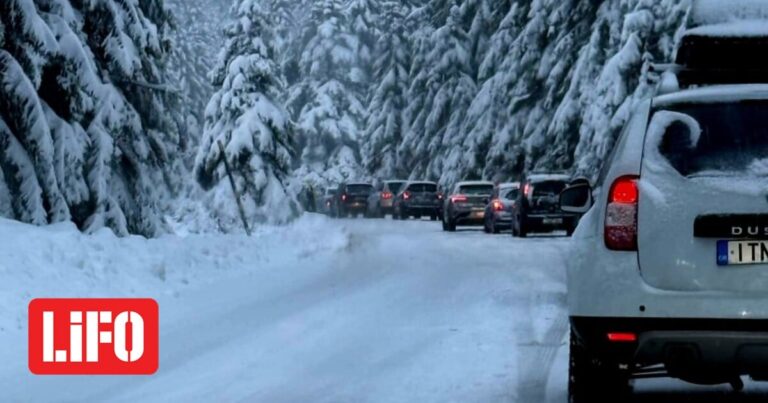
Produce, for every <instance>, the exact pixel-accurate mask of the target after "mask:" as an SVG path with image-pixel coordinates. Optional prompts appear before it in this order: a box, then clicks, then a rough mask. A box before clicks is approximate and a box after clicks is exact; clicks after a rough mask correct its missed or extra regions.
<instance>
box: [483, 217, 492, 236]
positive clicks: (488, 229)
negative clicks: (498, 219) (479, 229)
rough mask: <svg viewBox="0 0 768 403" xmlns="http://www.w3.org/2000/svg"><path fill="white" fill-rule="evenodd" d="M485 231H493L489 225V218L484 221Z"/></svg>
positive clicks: (487, 232)
mask: <svg viewBox="0 0 768 403" xmlns="http://www.w3.org/2000/svg"><path fill="white" fill-rule="evenodd" d="M483 232H485V233H486V234H490V233H491V227H490V226H489V225H488V220H485V221H484V222H483Z"/></svg>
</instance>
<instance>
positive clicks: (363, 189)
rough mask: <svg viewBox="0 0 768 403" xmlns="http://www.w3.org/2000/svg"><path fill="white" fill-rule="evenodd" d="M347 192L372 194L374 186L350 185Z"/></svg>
mask: <svg viewBox="0 0 768 403" xmlns="http://www.w3.org/2000/svg"><path fill="white" fill-rule="evenodd" d="M347 193H352V194H371V193H373V186H371V185H348V186H347Z"/></svg>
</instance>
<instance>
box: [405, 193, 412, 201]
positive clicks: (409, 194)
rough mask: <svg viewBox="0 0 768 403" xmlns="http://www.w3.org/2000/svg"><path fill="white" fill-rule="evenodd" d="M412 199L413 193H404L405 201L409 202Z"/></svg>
mask: <svg viewBox="0 0 768 403" xmlns="http://www.w3.org/2000/svg"><path fill="white" fill-rule="evenodd" d="M410 198H411V192H403V200H408V199H410Z"/></svg>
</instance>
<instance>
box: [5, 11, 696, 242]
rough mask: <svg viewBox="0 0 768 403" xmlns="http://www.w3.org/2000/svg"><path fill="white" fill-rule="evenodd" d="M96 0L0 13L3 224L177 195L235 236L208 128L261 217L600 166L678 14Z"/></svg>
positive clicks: (155, 218)
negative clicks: (401, 181)
mask: <svg viewBox="0 0 768 403" xmlns="http://www.w3.org/2000/svg"><path fill="white" fill-rule="evenodd" d="M88 4H90V3H88ZM94 4H98V6H93V7H91V6H86V5H83V3H81V2H71V1H70V0H8V1H4V2H2V4H0V16H1V17H0V22H1V23H2V29H1V30H0V31H2V32H4V34H3V35H0V70H2V72H3V74H2V86H0V91H1V92H2V99H0V118H2V120H0V132H1V133H2V135H1V136H0V151H2V152H0V168H1V169H0V216H4V217H9V218H13V219H17V220H21V221H24V222H29V223H36V224H46V223H54V222H61V221H72V222H74V223H76V225H77V226H78V227H79V228H80V229H82V230H85V231H91V232H92V231H96V230H98V229H99V228H102V227H108V228H112V229H113V230H115V232H116V233H118V234H121V235H125V234H128V233H131V234H142V235H148V236H153V235H157V234H161V233H163V232H167V231H168V230H169V228H168V225H167V223H166V222H165V220H164V219H163V217H164V216H165V215H167V214H169V211H172V213H173V214H176V212H173V210H178V209H179V203H175V202H174V200H176V199H177V197H179V196H180V197H182V198H183V199H185V200H192V202H191V203H192V204H195V206H191V207H189V208H188V209H192V210H194V209H197V210H201V209H202V210H207V211H208V212H203V214H204V215H207V216H211V215H212V216H216V218H215V219H214V221H217V224H216V225H217V226H218V227H219V228H220V229H223V230H230V229H232V228H234V227H238V226H240V224H239V220H238V219H237V214H235V211H236V209H235V207H234V206H235V200H234V195H233V194H232V193H231V189H229V188H228V187H227V186H228V182H227V181H226V175H225V167H224V166H223V165H224V164H223V160H222V159H221V158H219V157H220V156H221V153H220V150H219V149H218V143H219V141H221V142H222V143H223V145H224V146H225V147H226V152H225V154H226V155H227V160H228V161H227V162H228V163H230V165H232V166H233V169H234V170H235V171H236V172H235V175H234V176H235V178H234V179H235V181H236V186H237V187H238V192H239V194H240V195H241V196H242V198H243V200H244V201H245V203H244V205H245V209H246V210H247V211H246V212H245V213H246V215H247V219H248V220H249V221H251V222H252V223H254V224H256V223H276V222H286V221H289V220H290V219H292V218H294V217H296V215H297V212H298V210H299V208H298V206H297V205H296V202H295V200H296V199H297V195H298V194H300V193H301V192H302V190H306V189H308V188H309V186H312V188H313V189H319V188H322V187H324V186H327V185H332V184H336V183H338V182H340V181H343V180H350V179H371V178H389V177H410V178H419V179H422V178H424V179H433V180H439V181H440V182H441V183H442V184H443V185H450V184H452V183H454V182H456V181H458V180H462V179H478V178H483V179H490V180H507V179H513V178H516V177H517V176H518V175H519V174H520V173H522V172H525V171H530V170H563V171H568V172H572V173H579V174H586V175H588V176H593V175H595V174H596V172H597V171H598V169H599V168H600V166H601V165H602V162H603V160H604V159H605V157H606V155H607V154H608V152H609V151H610V150H611V148H612V146H613V142H614V140H615V138H616V135H617V133H618V131H619V129H620V128H621V126H622V125H623V123H624V122H625V121H626V119H627V117H628V114H629V111H630V110H631V108H632V106H633V104H634V103H635V102H636V101H637V100H638V99H640V98H643V97H648V96H650V95H651V94H652V92H653V88H654V85H653V83H649V82H648V78H649V77H648V73H647V72H648V66H649V64H650V63H653V62H666V61H670V60H671V59H672V56H673V55H674V52H675V46H676V40H677V38H678V34H679V33H680V32H681V27H682V26H683V24H684V21H685V19H686V16H687V15H688V8H689V0H658V1H648V0H595V1H579V0H465V1H459V0H400V1H394V0H387V1H371V0H315V1H310V0H299V1H297V0H263V1H254V0H237V1H233V2H230V1H214V0H190V1H181V0H165V1H164V0H151V1H142V2H138V3H137V2H129V3H126V4H127V5H124V6H119V4H123V3H122V2H119V1H118V0H108V1H106V0H105V1H100V2H98V3H94ZM233 17H234V18H233ZM193 162H194V163H195V166H194V173H193V172H191V171H193ZM195 179H196V180H197V182H198V184H199V185H201V187H202V188H204V189H215V191H214V192H211V193H209V194H207V195H205V194H204V193H201V192H199V189H196V187H197V186H190V185H191V184H192V182H193V181H194V180H195ZM201 199H205V200H202V201H201ZM182 204H183V203H182ZM197 204H199V206H198V205H197ZM182 207H183V206H182ZM182 219H183V217H182Z"/></svg>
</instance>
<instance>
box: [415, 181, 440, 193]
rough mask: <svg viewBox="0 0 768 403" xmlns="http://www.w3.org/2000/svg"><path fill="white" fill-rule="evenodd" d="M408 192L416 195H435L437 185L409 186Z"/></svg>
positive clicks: (421, 184)
mask: <svg viewBox="0 0 768 403" xmlns="http://www.w3.org/2000/svg"><path fill="white" fill-rule="evenodd" d="M408 190H409V191H411V192H415V193H435V192H437V185H435V184H433V183H415V184H413V185H410V186H408Z"/></svg>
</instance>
